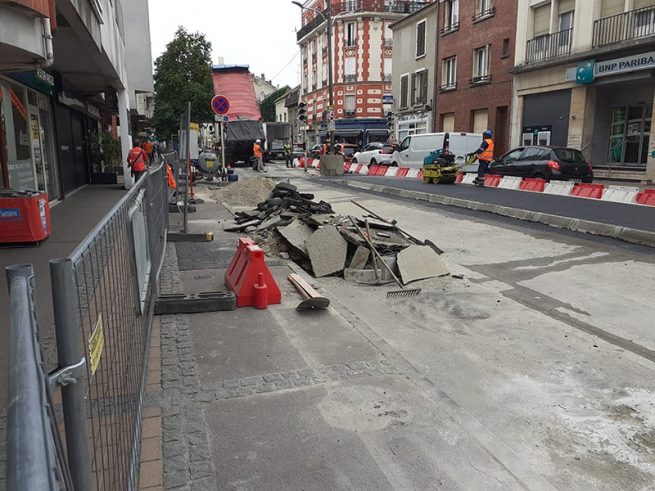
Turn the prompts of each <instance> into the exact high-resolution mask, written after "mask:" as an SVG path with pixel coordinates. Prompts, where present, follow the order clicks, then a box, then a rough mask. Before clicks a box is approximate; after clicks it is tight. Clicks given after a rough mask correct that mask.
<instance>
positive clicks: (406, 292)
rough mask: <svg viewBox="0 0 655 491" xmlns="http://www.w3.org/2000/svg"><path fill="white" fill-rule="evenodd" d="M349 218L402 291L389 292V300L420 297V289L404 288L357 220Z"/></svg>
mask: <svg viewBox="0 0 655 491" xmlns="http://www.w3.org/2000/svg"><path fill="white" fill-rule="evenodd" d="M348 218H350V221H351V222H352V224H353V225H354V226H355V228H356V229H357V232H359V235H361V236H362V238H363V239H364V240H365V241H366V243H367V244H368V246H369V247H370V248H371V250H372V251H373V256H374V257H377V258H378V262H380V263H382V266H384V267H385V268H386V270H387V271H389V274H390V275H391V277H392V278H393V280H394V281H395V282H396V284H397V285H398V286H399V287H400V290H395V291H391V292H387V298H403V297H415V296H416V295H419V294H420V293H421V289H420V288H415V289H409V288H405V287H404V286H403V284H402V282H401V281H400V280H399V279H398V277H397V276H396V275H395V273H394V272H393V271H392V270H391V268H390V267H389V265H388V264H387V263H386V262H385V261H384V259H382V256H380V253H379V252H378V251H377V250H376V249H375V247H373V244H372V243H371V241H370V240H369V238H368V237H367V236H366V234H364V232H362V229H361V228H359V225H357V222H356V221H355V219H354V218H353V217H351V216H349V217H348ZM374 267H375V266H374Z"/></svg>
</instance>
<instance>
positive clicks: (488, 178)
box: [484, 174, 543, 191]
mask: <svg viewBox="0 0 655 491" xmlns="http://www.w3.org/2000/svg"><path fill="white" fill-rule="evenodd" d="M502 177H503V176H499V175H497V174H485V176H484V185H485V186H486V187H489V188H497V187H498V185H499V184H500V180H501V179H502ZM542 191H543V189H542Z"/></svg>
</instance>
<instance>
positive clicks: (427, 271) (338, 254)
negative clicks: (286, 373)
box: [225, 183, 450, 285]
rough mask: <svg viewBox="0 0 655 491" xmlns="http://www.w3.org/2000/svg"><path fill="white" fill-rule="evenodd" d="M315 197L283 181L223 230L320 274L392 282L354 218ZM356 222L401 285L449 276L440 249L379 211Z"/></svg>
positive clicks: (317, 275)
mask: <svg viewBox="0 0 655 491" xmlns="http://www.w3.org/2000/svg"><path fill="white" fill-rule="evenodd" d="M313 200H314V195H313V194H309V193H301V192H299V191H298V189H297V188H296V186H294V185H292V184H289V183H279V184H277V185H276V186H275V188H274V189H273V190H272V191H271V193H270V195H269V196H268V198H267V199H266V200H265V201H263V202H261V203H259V204H258V205H257V208H256V209H254V210H248V211H237V212H236V213H235V217H234V221H235V222H236V225H234V226H231V227H228V228H226V229H225V231H226V232H243V233H247V234H249V235H250V236H251V237H252V238H253V239H254V240H255V241H256V242H257V243H258V244H259V245H260V247H262V249H264V251H265V252H266V253H267V254H268V255H279V256H281V257H283V258H290V259H292V260H294V261H295V262H296V263H297V264H299V265H300V266H301V267H302V268H303V269H305V270H306V271H308V272H310V273H311V274H313V275H314V277H317V278H318V277H322V276H330V275H334V276H343V277H344V278H345V279H346V280H349V281H354V282H357V283H364V284H373V285H374V284H378V285H380V284H386V283H391V282H392V281H393V278H392V276H391V274H390V273H389V272H388V271H387V269H386V268H385V267H384V266H383V265H382V264H379V260H378V259H377V258H376V257H375V254H373V251H372V250H371V249H370V247H369V244H368V243H367V241H366V240H365V239H364V238H363V237H362V235H361V234H360V232H359V231H358V229H357V227H355V226H354V225H353V223H352V222H351V217H348V216H341V215H337V214H335V213H334V211H333V209H332V207H331V205H330V204H329V203H326V202H325V201H320V202H315V201H313ZM354 220H355V222H356V223H357V225H358V226H359V228H360V230H361V231H362V233H364V234H367V236H368V238H369V240H370V242H371V245H372V246H373V247H374V248H375V250H376V251H377V252H378V253H379V255H380V256H382V259H383V260H384V262H385V263H386V264H387V265H388V266H389V268H390V269H391V270H392V271H393V272H394V273H395V274H396V275H399V276H400V278H401V280H402V282H403V284H407V283H409V282H412V281H417V280H420V279H426V278H432V277H437V276H446V275H448V274H450V273H449V271H448V268H447V266H446V264H445V263H444V261H443V260H442V259H441V257H440V256H439V254H440V253H441V252H442V251H440V250H439V249H438V248H437V247H436V246H435V245H434V244H432V243H431V242H430V241H420V240H418V239H416V238H415V237H412V236H411V235H409V234H408V233H406V232H404V231H402V230H400V229H399V228H398V227H397V226H396V223H395V222H389V221H387V220H384V219H381V217H379V216H377V215H372V216H367V217H365V218H364V219H359V218H355V219H354ZM367 229H368V230H369V232H367Z"/></svg>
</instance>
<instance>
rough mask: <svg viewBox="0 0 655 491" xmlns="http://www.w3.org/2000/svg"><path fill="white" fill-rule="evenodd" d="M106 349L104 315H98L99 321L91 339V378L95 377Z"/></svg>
mask: <svg viewBox="0 0 655 491" xmlns="http://www.w3.org/2000/svg"><path fill="white" fill-rule="evenodd" d="M104 348H105V330H104V327H103V325H102V314H100V315H98V320H97V321H96V325H95V327H94V328H93V332H92V333H91V337H90V338H89V357H90V358H91V376H92V377H93V375H95V373H96V370H97V368H98V365H99V364H100V357H101V356H102V350H103V349H104Z"/></svg>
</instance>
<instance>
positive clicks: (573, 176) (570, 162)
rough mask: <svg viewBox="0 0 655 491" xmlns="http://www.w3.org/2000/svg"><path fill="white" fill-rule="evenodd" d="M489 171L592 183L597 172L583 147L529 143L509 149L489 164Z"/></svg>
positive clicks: (491, 172)
mask: <svg viewBox="0 0 655 491" xmlns="http://www.w3.org/2000/svg"><path fill="white" fill-rule="evenodd" d="M489 173H490V174H500V175H503V176H519V177H538V178H543V179H548V180H558V181H568V180H575V181H579V182H586V183H588V182H592V181H593V178H594V173H593V170H592V168H591V164H589V163H588V162H587V161H586V160H585V158H584V155H582V152H581V151H580V150H576V149H574V148H563V147H551V146H528V147H519V148H515V149H514V150H510V151H509V152H507V153H506V154H505V155H503V156H502V157H499V158H497V159H496V160H495V161H494V162H492V163H491V165H490V166H489Z"/></svg>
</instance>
